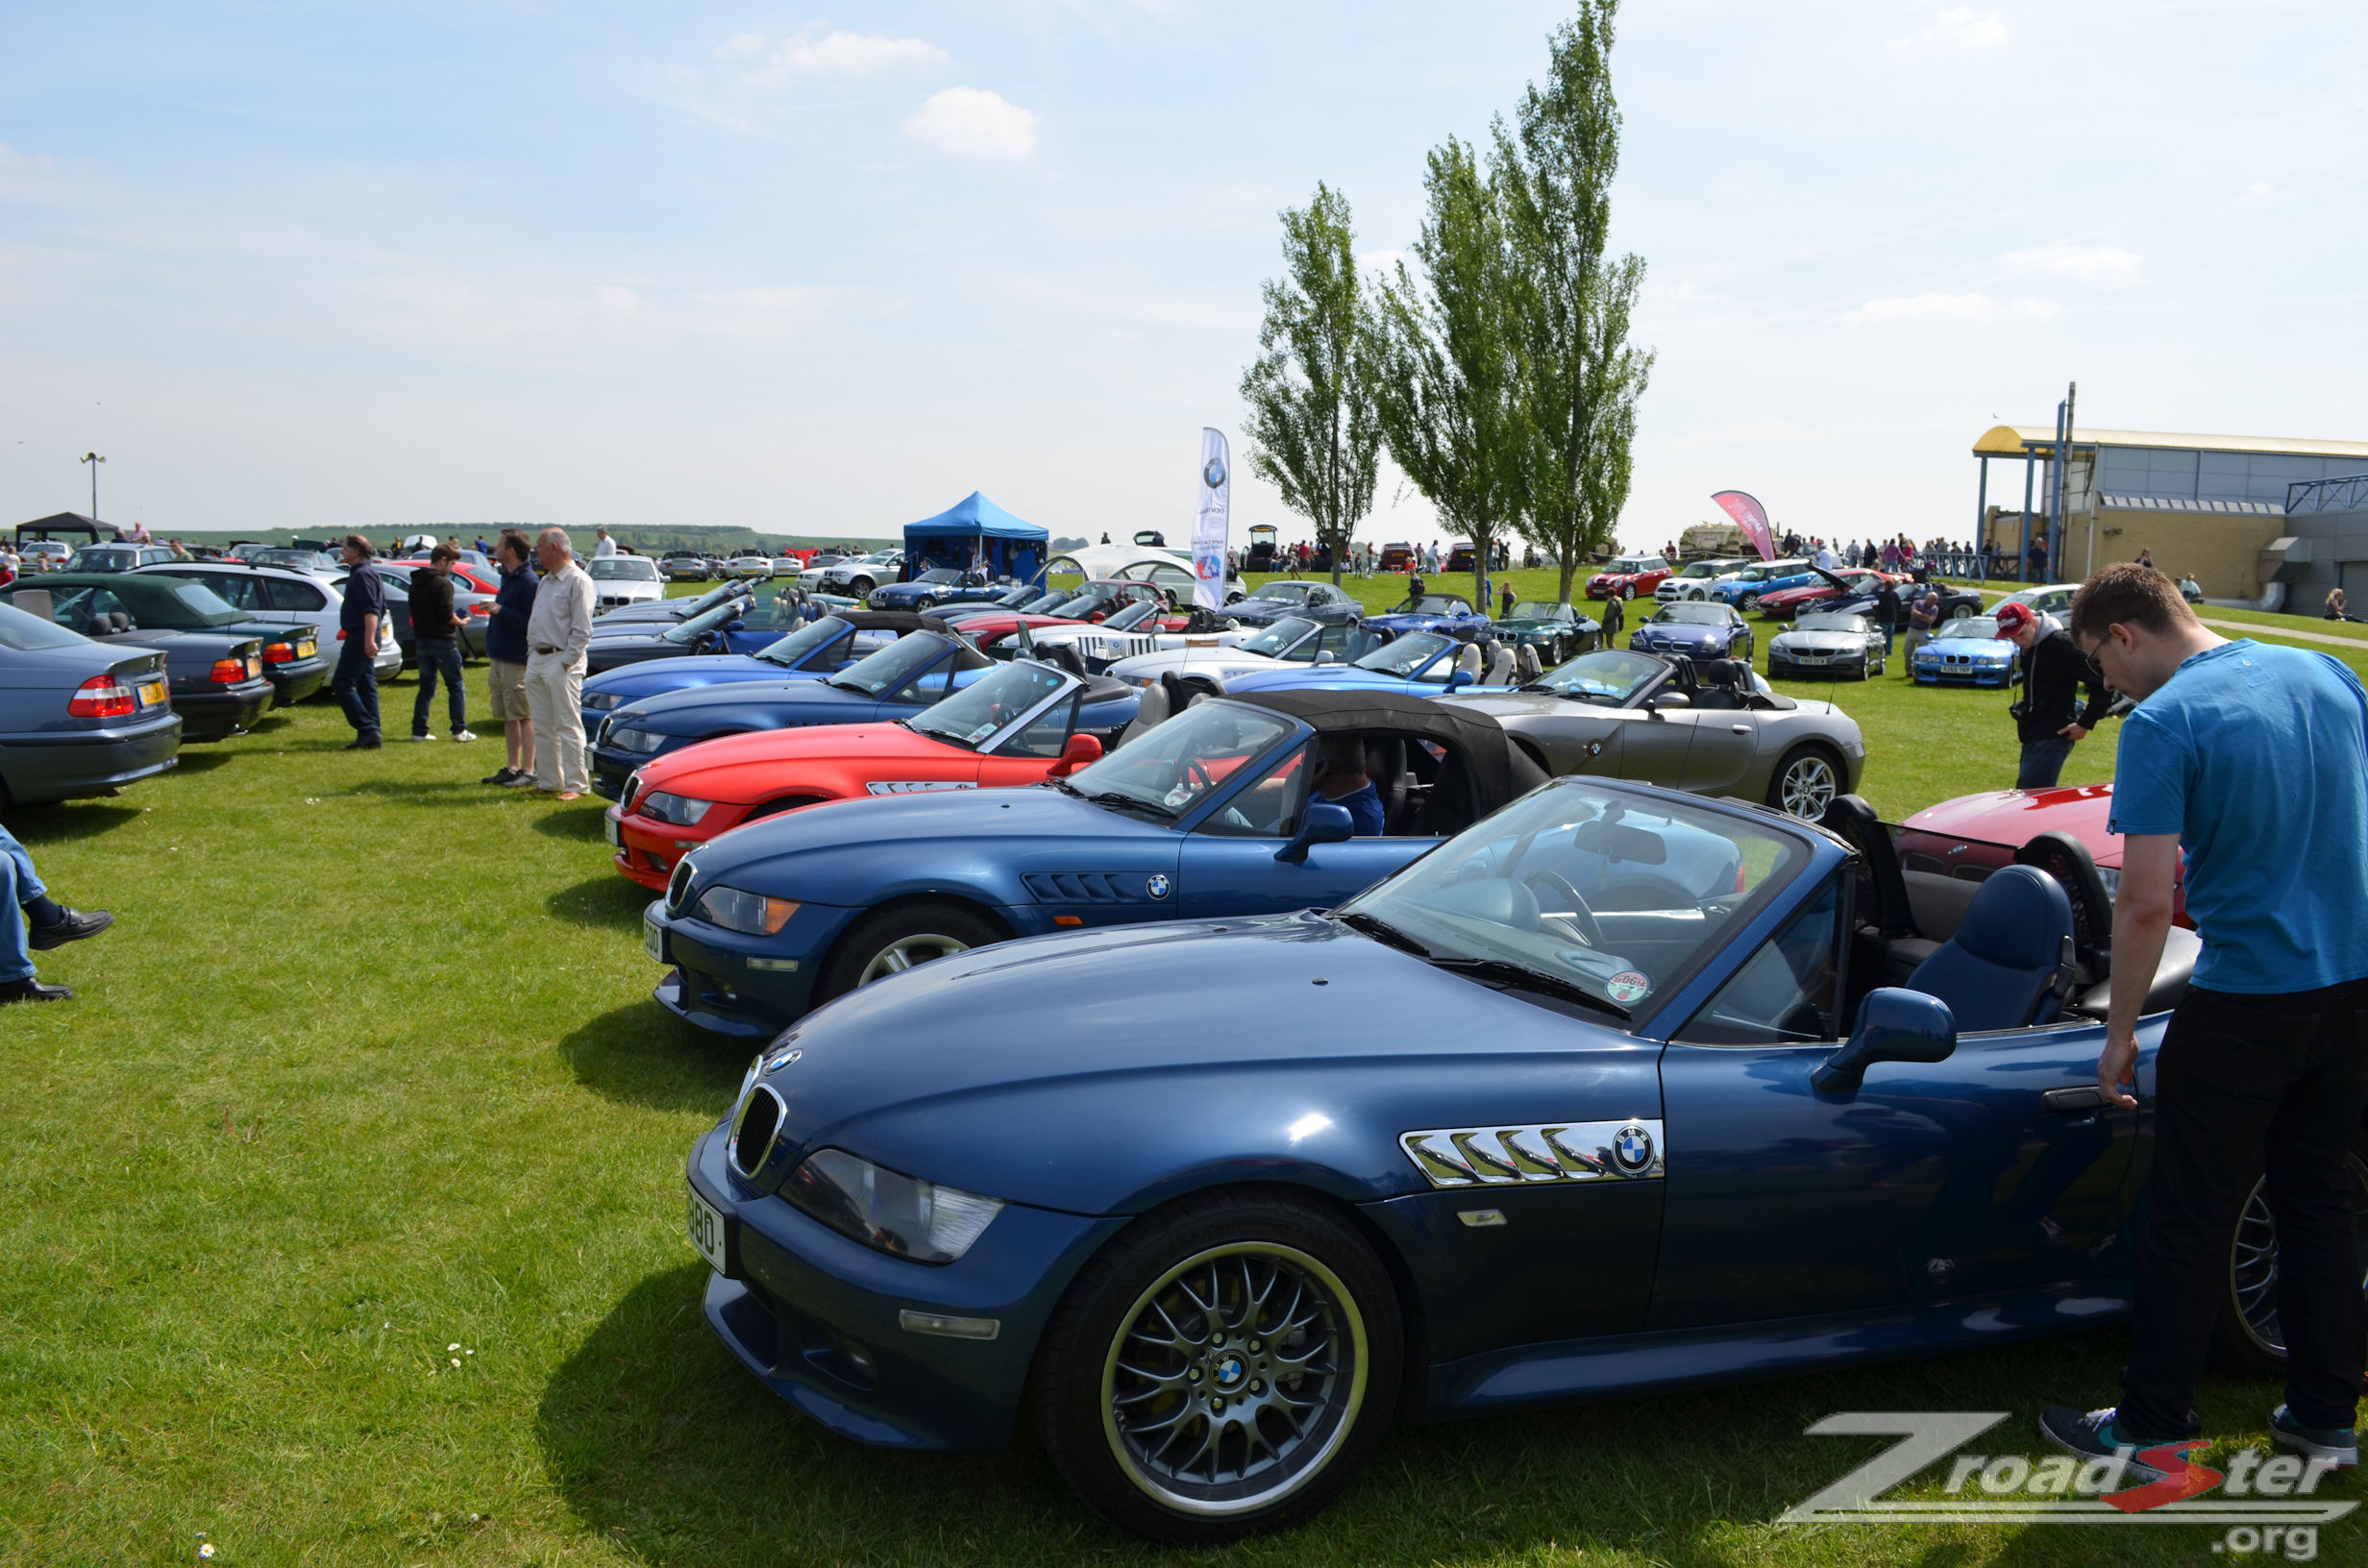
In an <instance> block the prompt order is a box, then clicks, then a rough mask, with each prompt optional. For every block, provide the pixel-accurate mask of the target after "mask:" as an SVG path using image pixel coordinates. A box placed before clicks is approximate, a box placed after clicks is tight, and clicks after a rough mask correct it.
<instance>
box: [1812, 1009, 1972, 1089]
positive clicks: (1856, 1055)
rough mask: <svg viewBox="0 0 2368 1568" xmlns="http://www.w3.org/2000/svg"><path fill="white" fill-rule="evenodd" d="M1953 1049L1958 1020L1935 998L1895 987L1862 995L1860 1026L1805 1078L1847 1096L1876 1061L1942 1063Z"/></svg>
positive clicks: (1816, 1084)
mask: <svg viewBox="0 0 2368 1568" xmlns="http://www.w3.org/2000/svg"><path fill="white" fill-rule="evenodd" d="M1956 1049H1957V1018H1956V1016H1955V1015H1953V1014H1952V1013H1950V1012H1949V1004H1948V1003H1946V1002H1944V1001H1942V1000H1941V999H1940V998H1939V997H1937V996H1927V995H1925V994H1924V993H1923V992H1920V991H1908V990H1905V989H1903V988H1901V987H1898V986H1885V987H1883V988H1882V989H1881V990H1879V991H1871V992H1867V993H1866V1000H1864V1001H1862V1002H1861V1003H1860V1004H1859V1021H1858V1027H1857V1028H1856V1029H1854V1030H1852V1031H1851V1034H1850V1038H1849V1039H1848V1040H1847V1041H1843V1043H1842V1045H1841V1048H1840V1049H1839V1050H1838V1051H1836V1052H1835V1053H1834V1054H1833V1055H1832V1056H1829V1057H1827V1058H1826V1059H1825V1061H1824V1063H1823V1064H1822V1065H1821V1066H1818V1067H1817V1069H1816V1070H1815V1071H1813V1072H1812V1073H1811V1074H1810V1075H1809V1081H1810V1083H1812V1084H1813V1085H1814V1086H1815V1087H1817V1088H1818V1089H1821V1090H1825V1091H1827V1092H1828V1093H1838V1094H1846V1093H1850V1092H1852V1091H1854V1090H1857V1089H1858V1087H1859V1086H1860V1085H1861V1084H1862V1083H1864V1082H1865V1081H1866V1069H1867V1068H1868V1067H1870V1066H1874V1065H1875V1064H1876V1063H1878V1062H1946V1061H1947V1060H1948V1059H1949V1056H1950V1053H1952V1052H1953V1051H1955V1050H1956Z"/></svg>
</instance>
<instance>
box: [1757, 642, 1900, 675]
mask: <svg viewBox="0 0 2368 1568" xmlns="http://www.w3.org/2000/svg"><path fill="white" fill-rule="evenodd" d="M1875 657H1876V656H1875V655H1874V654H1872V653H1830V654H1825V655H1822V656H1818V655H1812V656H1810V657H1808V658H1803V657H1801V656H1799V655H1787V654H1781V653H1778V652H1777V651H1776V650H1775V649H1768V655H1767V673H1768V674H1769V676H1770V677H1771V678H1772V677H1774V676H1776V675H1779V674H1783V675H1787V676H1789V677H1791V678H1792V679H1795V680H1807V679H1810V678H1811V677H1813V676H1816V675H1862V674H1866V673H1867V672H1868V671H1869V670H1871V669H1873V668H1874V661H1875Z"/></svg>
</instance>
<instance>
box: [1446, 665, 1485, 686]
mask: <svg viewBox="0 0 2368 1568" xmlns="http://www.w3.org/2000/svg"><path fill="white" fill-rule="evenodd" d="M1478 681H1479V677H1478V676H1476V675H1474V674H1472V673H1471V672H1470V671H1468V670H1463V669H1456V670H1450V671H1448V672H1447V690H1449V691H1451V692H1456V691H1461V690H1463V689H1464V688H1465V687H1467V686H1471V685H1476V684H1478Z"/></svg>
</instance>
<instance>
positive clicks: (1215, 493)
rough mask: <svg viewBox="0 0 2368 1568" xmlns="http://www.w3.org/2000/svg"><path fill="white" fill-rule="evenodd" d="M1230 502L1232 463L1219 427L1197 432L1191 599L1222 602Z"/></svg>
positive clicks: (1216, 604)
mask: <svg viewBox="0 0 2368 1568" xmlns="http://www.w3.org/2000/svg"><path fill="white" fill-rule="evenodd" d="M1232 501H1233V464H1232V462H1231V460H1230V459H1229V457H1228V456H1227V453H1226V450H1225V435H1224V432H1223V431H1222V430H1212V429H1202V430H1201V432H1200V515H1199V517H1198V518H1197V519H1196V521H1195V522H1194V524H1193V602H1194V603H1196V604H1200V605H1205V606H1207V607H1208V608H1209V609H1212V610H1214V609H1218V608H1220V607H1221V606H1222V605H1223V603H1224V601H1225V533H1226V528H1227V527H1228V523H1229V518H1228V515H1227V514H1228V513H1229V512H1230V510H1231V507H1232Z"/></svg>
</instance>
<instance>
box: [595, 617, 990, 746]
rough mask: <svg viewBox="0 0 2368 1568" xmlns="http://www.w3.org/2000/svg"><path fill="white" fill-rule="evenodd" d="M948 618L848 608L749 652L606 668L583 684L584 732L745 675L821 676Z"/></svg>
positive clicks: (754, 677)
mask: <svg viewBox="0 0 2368 1568" xmlns="http://www.w3.org/2000/svg"><path fill="white" fill-rule="evenodd" d="M945 629H946V625H945V623H943V622H941V621H936V620H932V619H925V618H923V617H921V616H918V615H911V614H903V613H894V612H890V613H882V612H880V611H876V610H847V611H844V612H842V613H840V614H836V615H826V616H824V617H822V618H821V619H820V620H816V621H809V622H807V623H806V624H805V625H802V626H800V627H799V628H798V629H797V630H796V631H793V632H790V633H789V634H788V635H786V636H783V637H777V638H776V639H775V640H774V641H772V642H770V643H767V644H766V645H765V646H764V647H763V648H760V649H757V650H756V651H755V652H753V653H705V654H694V655H692V656H690V657H688V658H680V659H645V660H642V661H640V662H639V663H635V664H625V665H619V666H618V667H617V668H615V669H613V670H607V671H604V672H603V673H602V674H597V675H593V676H591V677H589V678H588V679H586V680H585V681H584V683H583V732H584V733H585V734H586V735H597V734H599V733H600V727H601V722H602V721H603V720H604V719H606V718H607V717H608V715H609V714H610V713H612V712H614V711H615V710H616V709H618V708H621V707H624V706H626V705H627V704H629V703H633V702H640V701H643V700H645V699H646V698H654V697H662V696H664V695H665V694H666V693H668V692H685V691H689V690H691V689H692V688H693V687H696V686H728V685H733V684H735V683H737V682H740V681H744V680H820V679H822V677H823V676H825V675H827V674H834V673H835V672H837V671H840V670H844V669H846V668H847V667H848V666H849V665H851V664H852V663H854V662H855V661H856V660H857V659H860V658H863V657H865V656H867V655H869V654H873V653H876V652H878V651H879V650H880V649H883V648H886V647H887V646H888V645H889V644H890V643H893V642H895V641H896V640H897V639H898V638H899V637H901V636H903V635H904V634H905V633H906V632H908V631H923V630H933V631H943V630H945Z"/></svg>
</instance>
